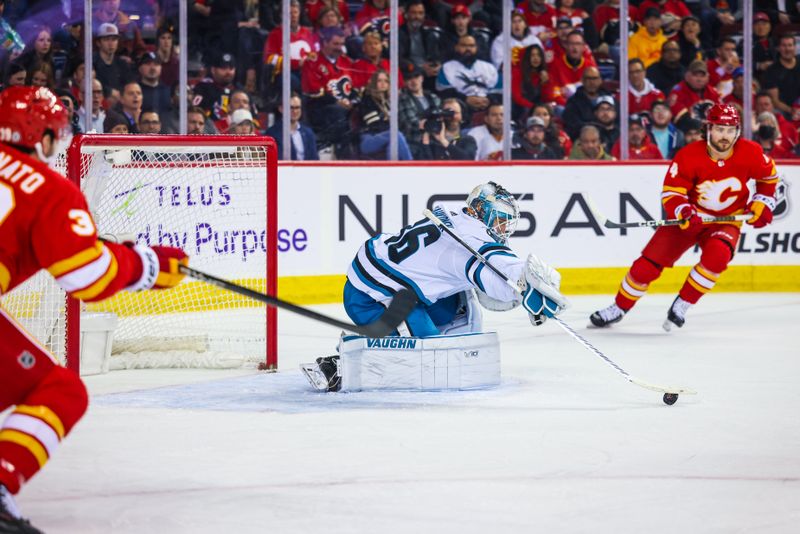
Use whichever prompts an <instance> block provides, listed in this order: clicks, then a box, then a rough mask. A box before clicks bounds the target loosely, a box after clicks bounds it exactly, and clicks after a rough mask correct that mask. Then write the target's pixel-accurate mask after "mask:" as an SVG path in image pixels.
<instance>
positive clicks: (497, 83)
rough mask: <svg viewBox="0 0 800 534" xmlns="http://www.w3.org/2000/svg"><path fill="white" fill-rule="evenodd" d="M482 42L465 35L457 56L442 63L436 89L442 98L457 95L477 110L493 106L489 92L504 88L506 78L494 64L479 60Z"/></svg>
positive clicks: (460, 41) (459, 43) (458, 47)
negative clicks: (479, 47) (504, 78)
mask: <svg viewBox="0 0 800 534" xmlns="http://www.w3.org/2000/svg"><path fill="white" fill-rule="evenodd" d="M477 54H478V45H477V44H476V42H475V38H474V37H473V36H471V35H462V36H461V37H460V38H459V39H458V44H457V45H456V59H451V60H450V61H447V62H446V63H445V64H444V65H442V70H441V71H440V72H439V77H438V78H437V79H436V90H437V91H438V92H439V95H440V96H441V97H442V98H449V97H456V98H460V99H462V100H463V101H464V102H466V104H467V106H468V107H469V108H470V109H471V110H473V111H483V110H485V109H486V108H487V107H488V106H489V95H490V94H494V93H499V92H500V91H501V90H502V82H503V80H502V78H501V77H500V75H499V73H498V72H497V69H496V68H494V65H492V64H491V63H489V62H488V61H483V60H481V59H478V57H477Z"/></svg>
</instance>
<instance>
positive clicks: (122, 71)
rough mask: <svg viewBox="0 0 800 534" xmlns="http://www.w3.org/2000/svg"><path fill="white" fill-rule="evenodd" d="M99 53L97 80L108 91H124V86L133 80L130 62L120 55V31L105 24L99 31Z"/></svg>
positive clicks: (95, 66)
mask: <svg viewBox="0 0 800 534" xmlns="http://www.w3.org/2000/svg"><path fill="white" fill-rule="evenodd" d="M96 35H97V51H96V52H95V54H94V61H93V62H94V70H95V73H96V76H97V79H98V80H100V82H101V83H102V84H103V87H105V88H106V89H117V90H119V91H121V90H122V86H123V85H125V83H127V82H128V80H130V78H131V72H130V68H129V67H128V62H127V61H125V60H124V59H122V58H121V57H120V55H119V53H118V49H119V30H117V27H116V26H115V25H114V24H112V23H110V22H105V23H103V24H101V25H100V26H99V28H98V29H97V34H96Z"/></svg>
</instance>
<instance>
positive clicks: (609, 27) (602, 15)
mask: <svg viewBox="0 0 800 534" xmlns="http://www.w3.org/2000/svg"><path fill="white" fill-rule="evenodd" d="M619 9H620V8H619V0H605V1H604V2H603V3H602V4H600V5H598V6H597V7H596V8H595V9H594V11H593V12H592V21H593V22H594V27H595V29H596V30H597V35H598V37H599V39H600V42H601V43H602V44H605V45H607V46H615V47H616V46H617V45H618V43H619ZM638 20H639V11H638V9H637V8H636V6H634V5H631V4H628V28H629V29H630V31H636V21H638Z"/></svg>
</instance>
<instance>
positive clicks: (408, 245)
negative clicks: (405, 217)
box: [385, 223, 442, 263]
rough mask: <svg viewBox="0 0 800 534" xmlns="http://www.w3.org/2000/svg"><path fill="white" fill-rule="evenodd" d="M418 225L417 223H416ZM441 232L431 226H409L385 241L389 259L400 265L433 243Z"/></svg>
mask: <svg viewBox="0 0 800 534" xmlns="http://www.w3.org/2000/svg"><path fill="white" fill-rule="evenodd" d="M417 224H419V223H417ZM441 236H442V232H441V231H440V230H439V229H438V228H436V226H435V225H433V224H424V225H422V226H417V225H414V226H411V227H409V228H408V229H406V230H403V231H402V232H400V233H399V234H397V235H396V236H393V237H390V238H389V239H387V240H386V241H385V243H386V244H387V245H388V248H389V259H390V260H392V261H393V262H394V263H401V262H402V261H403V260H406V259H408V257H409V256H411V255H412V254H414V253H415V252H416V251H418V250H419V249H420V246H422V247H427V246H428V245H431V244H433V243H435V242H436V241H437V240H438V239H439V238H440V237H441Z"/></svg>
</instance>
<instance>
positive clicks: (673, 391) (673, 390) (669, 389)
mask: <svg viewBox="0 0 800 534" xmlns="http://www.w3.org/2000/svg"><path fill="white" fill-rule="evenodd" d="M422 213H423V215H425V217H427V218H428V219H430V220H431V221H432V222H433V223H434V224H435V225H436V226H437V227H438V228H439V229H440V230H442V231H443V232H445V233H447V234H448V235H449V236H450V237H452V238H453V239H455V240H456V242H458V244H460V245H461V246H463V247H464V248H466V249H467V250H468V251H469V252H470V254H472V255H473V256H474V257H475V259H477V260H478V261H479V262H481V263H482V264H483V265H484V266H485V267H488V268H489V269H490V270H491V271H492V272H493V273H495V274H496V275H497V276H499V277H500V278H502V279H503V280H504V281H505V283H506V284H508V285H509V286H510V287H511V288H513V289H514V291H516V292H518V293H520V294H521V293H522V290H521V289H520V287H519V286H518V285H517V284H516V283H515V282H513V281H512V280H510V279H509V278H508V277H507V276H506V275H505V273H503V272H502V271H500V270H499V269H498V268H497V267H495V266H494V265H492V264H491V263H489V262H488V260H487V259H486V258H485V257H484V256H483V254H481V253H480V252H478V251H477V250H475V249H474V248H472V247H471V246H469V244H468V243H467V242H465V241H464V240H463V239H461V237H459V236H458V235H456V233H455V232H453V231H452V230H451V229H450V228H448V227H447V226H445V224H444V223H443V222H442V220H441V219H439V217H437V216H436V215H434V214H433V212H431V210H428V209H426V210H424V211H423V212H422ZM552 320H554V321H555V322H556V324H558V326H560V327H561V328H563V329H564V331H565V332H566V333H568V334H569V335H570V336H572V337H573V338H574V339H575V340H577V341H578V342H579V343H580V344H581V345H583V346H584V347H586V348H587V349H589V351H591V352H592V353H593V354H594V355H595V356H598V357H599V358H601V359H602V360H603V361H604V362H606V363H607V364H608V365H610V366H611V367H613V368H614V370H615V371H617V372H618V373H619V374H621V375H622V376H623V377H624V378H625V380H627V381H628V382H630V383H632V384H636V385H637V386H640V387H643V388H645V389H650V390H652V391H658V392H661V393H667V394H670V395H677V394H680V393H683V394H685V395H694V394H696V393H697V392H696V391H694V390H691V389H689V388H684V387H678V386H660V385H657V384H651V383H649V382H645V381H644V380H639V379H638V378H636V377H633V376H631V375H630V374H629V373H628V372H627V371H626V370H625V369H623V368H622V367H620V366H619V365H617V364H616V363H614V361H613V360H612V359H611V358H609V357H608V356H606V355H605V354H603V353H602V352H600V350H599V349H598V348H596V347H595V346H594V345H592V344H591V343H589V342H588V341H587V340H586V339H585V338H584V337H583V336H582V335H580V334H579V333H577V332H576V331H575V330H573V329H572V327H571V326H569V325H568V324H567V323H565V322H564V321H562V320H561V319H559V318H558V317H553V318H552ZM673 402H674V401H673Z"/></svg>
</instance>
